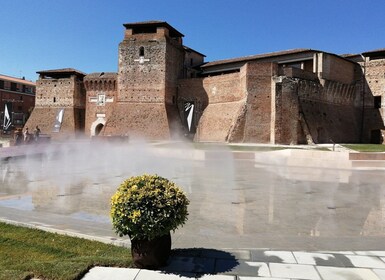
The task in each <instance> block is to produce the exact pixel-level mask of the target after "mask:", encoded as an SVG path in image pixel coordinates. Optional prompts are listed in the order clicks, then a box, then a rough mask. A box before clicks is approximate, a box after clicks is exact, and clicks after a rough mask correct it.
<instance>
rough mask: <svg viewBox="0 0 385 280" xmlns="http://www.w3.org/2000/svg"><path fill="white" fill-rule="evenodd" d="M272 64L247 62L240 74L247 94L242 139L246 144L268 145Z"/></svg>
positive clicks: (274, 69) (273, 72)
mask: <svg viewBox="0 0 385 280" xmlns="http://www.w3.org/2000/svg"><path fill="white" fill-rule="evenodd" d="M277 70H278V68H277V67H276V65H274V64H272V63H257V62H249V63H247V64H246V65H245V66H244V69H243V71H242V72H241V73H242V74H243V75H244V77H245V78H244V80H245V90H246V92H247V101H246V116H245V127H244V139H243V142H246V143H270V140H271V127H272V126H271V121H272V114H273V113H274V112H272V102H274V100H273V97H272V77H273V76H274V75H276V71H277Z"/></svg>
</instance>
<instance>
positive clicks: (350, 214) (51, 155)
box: [0, 143, 385, 279]
mask: <svg viewBox="0 0 385 280" xmlns="http://www.w3.org/2000/svg"><path fill="white" fill-rule="evenodd" d="M0 150H1V149H0ZM3 150H4V148H3ZM242 150H243V152H233V151H231V150H230V149H229V148H227V147H225V146H215V145H213V146H210V147H209V148H205V149H203V150H202V149H194V148H192V147H191V146H190V145H187V144H178V145H176V144H175V147H173V148H170V147H169V146H168V147H163V146H149V145H146V144H122V145H111V144H103V145H101V144H98V145H96V144H90V143H76V144H67V145H64V146H55V148H53V147H49V148H39V153H33V154H31V155H28V156H26V157H22V158H18V159H13V158H7V159H6V160H2V161H1V162H0V164H1V165H0V166H1V167H0V219H1V220H5V221H9V222H14V223H20V224H24V225H29V226H34V227H39V228H43V229H45V230H50V231H53V232H64V233H66V234H73V235H76V236H82V237H86V238H92V239H96V240H100V241H104V242H110V243H116V244H119V245H122V244H123V245H126V246H129V244H130V243H129V240H128V239H125V238H123V239H121V238H118V237H117V236H116V235H115V234H114V232H113V230H112V227H111V222H110V220H109V199H110V197H111V195H112V194H113V193H114V192H115V191H116V188H117V186H118V185H119V183H120V182H122V181H123V180H124V179H125V178H127V177H129V176H132V175H138V174H142V173H157V174H159V175H161V176H163V177H166V178H169V179H171V180H173V181H175V182H176V183H177V184H178V185H180V186H181V187H182V188H183V189H184V190H185V192H186V193H187V196H188V197H189V199H190V201H191V204H190V206H189V220H188V221H187V223H186V225H185V226H184V227H182V228H180V229H178V230H176V232H175V233H174V234H173V235H172V240H173V248H179V249H196V248H201V249H204V250H206V251H207V250H219V251H221V252H234V251H235V252H237V253H236V254H235V255H236V257H237V258H235V260H237V261H241V264H240V265H235V266H234V267H233V268H232V269H231V270H230V274H229V275H230V276H231V275H232V274H231V272H232V271H236V270H237V267H238V268H239V267H244V269H241V270H243V271H246V267H250V266H251V267H254V268H255V267H256V266H257V267H260V266H259V264H254V263H265V264H266V265H268V266H267V268H268V271H269V272H268V273H266V276H264V277H270V278H268V279H274V278H271V277H275V278H276V279H289V278H290V277H286V278H285V277H283V278H282V275H281V274H279V273H275V272H274V273H273V268H274V269H275V268H282V269H285V267H286V268H287V269H289V268H288V267H289V266H288V265H286V266H284V267H283V266H282V263H284V264H285V263H286V262H282V261H280V262H276V264H277V265H273V266H271V265H270V264H271V263H273V262H272V261H271V260H272V259H271V258H270V261H269V260H268V259H267V260H266V259H260V260H258V258H255V256H254V258H253V257H252V255H253V253H252V252H259V251H261V250H262V251H263V252H265V251H268V252H274V251H275V252H276V251H278V252H280V251H283V252H287V253H289V254H292V255H293V256H294V257H295V258H294V260H295V262H289V263H288V264H290V265H294V266H290V267H291V268H290V269H292V270H295V269H297V268H299V267H296V265H309V266H311V269H310V270H313V269H315V270H316V272H317V275H318V276H317V277H318V278H317V277H315V276H314V278H301V277H297V278H298V279H338V278H320V277H323V276H322V275H326V274H327V273H329V272H330V271H326V272H325V268H321V269H318V266H319V262H318V263H316V262H314V263H311V264H306V263H302V262H301V261H299V259H301V258H298V254H299V252H308V253H310V252H312V253H315V252H317V253H319V252H326V251H327V252H329V251H333V252H336V251H337V253H336V254H337V255H338V256H340V255H343V256H344V257H343V258H344V259H346V258H347V259H351V258H350V257H349V256H350V255H358V256H361V255H362V254H361V255H360V254H359V253H357V252H369V251H376V252H378V251H380V252H382V251H385V183H384V182H385V172H384V170H385V168H384V167H383V161H370V162H369V161H352V160H350V159H349V153H348V152H347V151H335V152H333V151H317V150H306V151H305V150H294V149H293V150H279V151H269V152H252V151H247V149H246V151H245V149H242ZM0 155H1V153H0ZM258 250H259V251H258ZM262 251H261V252H262ZM296 252H297V253H296ZM245 254H246V255H248V256H249V257H248V258H246V259H245V258H241V257H240V255H243V256H244V255H245ZM261 254H262V253H259V255H261ZM262 255H263V254H262ZM348 255H349V256H348ZM182 257H183V256H182ZM184 257H185V256H184ZM190 257H191V256H190ZM318 257H320V258H321V259H323V257H326V259H333V258H335V256H334V255H333V256H318ZM384 257H385V256H383V255H382V253H381V254H380V255H379V256H375V258H376V261H380V263H381V262H382V261H383V258H384ZM303 258H304V257H302V260H303ZM204 259H207V258H204ZM214 259H215V262H214V263H215V265H217V260H218V258H214ZM313 259H314V258H313ZM353 259H354V257H353ZM339 260H340V259H339ZM247 262H248V263H249V264H248V265H247V266H245V265H244V264H245V263H247ZM347 263H348V265H347V266H346V265H345V266H340V267H345V268H354V267H356V268H357V267H358V268H362V269H365V267H360V266H355V265H354V264H353V265H350V264H351V262H350V263H349V262H347ZM329 264H330V263H329ZM345 264H346V262H345ZM381 265H382V264H381ZM321 266H325V267H328V264H326V265H325V264H323V265H321ZM334 266H335V265H334ZM334 266H333V267H334ZM198 267H199V266H198ZM214 267H217V266H214ZM358 268H357V269H358ZM366 268H367V269H383V267H375V268H373V267H371V268H368V267H366ZM260 269H262V268H260ZM260 269H258V271H263V269H262V270H260ZM187 270H188V269H187ZM91 271H92V270H91ZM274 271H275V270H274ZM322 271H323V272H322ZM254 272H255V269H254ZM254 272H253V273H254ZM370 272H371V273H372V272H373V270H370ZM193 273H198V272H196V271H195V272H193ZM214 273H218V271H214ZM219 273H220V272H219ZM253 273H251V274H250V275H249V274H248V275H243V276H256V275H259V276H262V274H258V273H257V274H255V273H254V274H253ZM287 273H289V272H287ZM373 273H374V272H373ZM379 273H380V274H381V273H383V272H382V271H380V272H379ZM221 274H223V273H221ZM225 274H226V273H225ZM234 275H238V276H239V275H242V273H234ZM268 275H270V276H268ZM287 275H289V274H287ZM312 275H313V274H312ZM375 275H377V276H378V273H377V274H375ZM382 275H384V274H382ZM136 276H138V275H137V274H136ZM136 276H135V277H136ZM190 276H191V275H190ZM217 276H218V275H217ZM234 277H235V276H234ZM291 278H292V279H294V278H296V277H291ZM87 279H102V278H87ZM115 279H116V278H115ZM132 279H139V278H132ZM148 279H149V278H148ZM152 279H156V278H152ZM162 279H170V278H162ZM213 279H214V278H213ZM215 279H217V278H215ZM218 279H222V278H218ZM223 279H225V278H223ZM226 279H227V278H226ZM240 279H248V278H240ZM341 279H349V278H341ZM358 279H359V278H358ZM363 279H381V278H363Z"/></svg>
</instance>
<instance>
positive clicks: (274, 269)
mask: <svg viewBox="0 0 385 280" xmlns="http://www.w3.org/2000/svg"><path fill="white" fill-rule="evenodd" d="M269 267H270V271H271V275H272V276H273V277H280V278H294V279H306V280H321V277H320V276H319V274H318V272H317V270H316V269H315V267H314V266H312V265H304V264H282V263H271V264H269Z"/></svg>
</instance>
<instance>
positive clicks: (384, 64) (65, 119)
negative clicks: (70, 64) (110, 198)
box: [27, 21, 385, 144]
mask: <svg viewBox="0 0 385 280" xmlns="http://www.w3.org/2000/svg"><path fill="white" fill-rule="evenodd" d="M124 27H125V33H124V38H123V41H122V42H121V43H120V44H119V57H118V61H119V62H118V72H117V73H104V72H102V73H91V74H85V73H82V72H80V71H78V70H75V69H72V68H67V69H56V70H46V71H39V72H38V74H39V75H40V76H39V79H38V81H37V93H36V105H35V109H34V111H33V112H32V115H31V117H30V118H29V120H28V123H27V126H29V127H35V126H36V125H39V127H40V128H41V130H42V132H44V133H48V134H51V136H52V138H54V139H59V138H72V137H75V136H77V135H86V136H128V137H130V138H135V137H141V138H146V139H149V140H169V139H180V138H183V137H188V138H191V139H194V141H198V142H206V141H208V142H239V143H241V142H245V143H273V144H274V143H276V144H306V143H308V144H310V143H331V142H339V143H382V141H383V137H382V133H383V130H384V106H385V105H382V104H384V102H383V101H382V100H383V99H382V96H383V95H384V92H385V75H384V73H385V49H383V50H376V51H370V52H366V53H363V54H357V55H355V54H354V55H342V56H341V55H336V54H331V53H327V52H322V51H318V50H312V49H295V50H287V51H281V52H274V53H268V54H261V55H254V56H246V57H240V58H235V59H229V60H221V61H213V62H208V63H205V61H204V58H205V56H204V55H203V54H201V53H199V52H197V51H195V50H193V49H191V48H188V47H186V46H184V45H183V42H182V39H183V36H184V35H183V34H182V33H180V32H179V31H177V30H176V29H175V28H173V27H172V26H171V25H169V24H168V23H166V22H163V21H148V22H139V23H129V24H124Z"/></svg>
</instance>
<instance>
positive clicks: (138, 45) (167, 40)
mask: <svg viewBox="0 0 385 280" xmlns="http://www.w3.org/2000/svg"><path fill="white" fill-rule="evenodd" d="M124 27H125V28H126V29H125V34H124V39H123V41H122V42H121V43H120V44H119V70H118V78H117V81H118V83H117V88H118V91H117V98H116V107H115V110H114V112H113V114H112V116H111V117H110V118H109V119H108V120H107V123H106V127H105V131H104V134H105V135H119V134H122V132H123V134H127V135H129V136H133V137H135V136H139V137H145V138H147V139H170V138H171V137H172V135H174V133H177V130H178V129H179V128H180V127H181V121H180V117H179V113H178V110H177V102H176V101H177V81H178V78H181V76H182V74H183V62H184V48H183V46H182V37H183V34H181V33H180V32H178V31H177V30H176V29H174V28H173V27H172V26H170V25H169V24H168V23H166V22H162V21H149V22H139V23H129V24H124Z"/></svg>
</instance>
